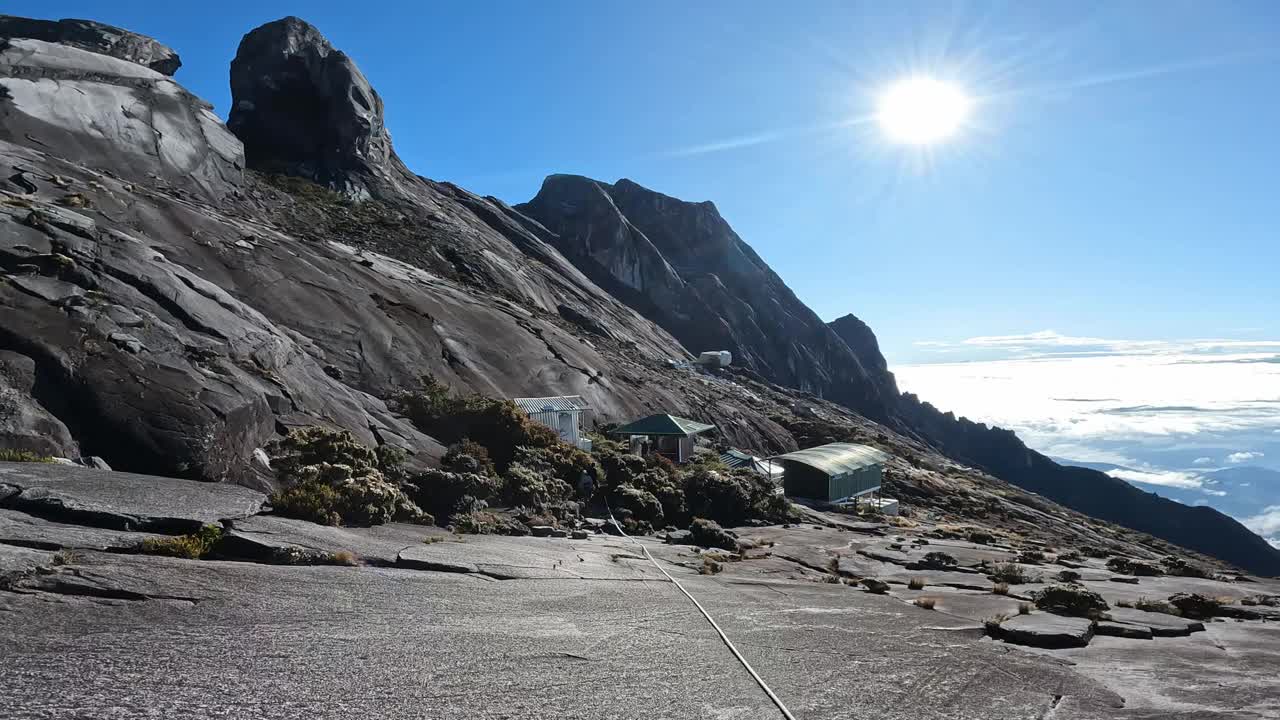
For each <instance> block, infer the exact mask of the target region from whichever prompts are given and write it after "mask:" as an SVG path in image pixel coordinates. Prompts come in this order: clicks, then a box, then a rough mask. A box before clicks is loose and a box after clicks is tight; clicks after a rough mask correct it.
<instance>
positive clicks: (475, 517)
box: [449, 510, 529, 535]
mask: <svg viewBox="0 0 1280 720" xmlns="http://www.w3.org/2000/svg"><path fill="white" fill-rule="evenodd" d="M449 524H450V525H452V526H453V531H454V532H455V533H461V534H466V535H528V534H529V528H528V527H527V526H526V525H525V524H524V523H521V522H517V521H516V520H514V519H512V518H510V517H507V516H505V515H498V514H496V513H492V512H488V511H487V510H472V511H470V512H463V513H457V514H455V515H453V516H452V517H450V518H449Z"/></svg>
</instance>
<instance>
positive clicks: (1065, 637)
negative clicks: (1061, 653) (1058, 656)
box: [1000, 613, 1093, 648]
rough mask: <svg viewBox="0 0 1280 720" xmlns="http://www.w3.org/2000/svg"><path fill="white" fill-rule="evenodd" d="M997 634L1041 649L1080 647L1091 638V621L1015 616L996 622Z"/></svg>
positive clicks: (1073, 618) (1016, 642)
mask: <svg viewBox="0 0 1280 720" xmlns="http://www.w3.org/2000/svg"><path fill="white" fill-rule="evenodd" d="M1000 637H1001V638H1003V639H1004V641H1005V642H1011V643H1015V644H1018V645H1031V646H1033V647H1041V648H1065V647H1082V646H1084V645H1088V644H1089V640H1090V639H1091V638H1092V637H1093V621H1092V620H1089V619H1088V618H1077V617H1064V616H1062V615H1051V614H1049V613H1032V614H1030V615H1018V616H1016V617H1013V618H1010V619H1008V620H1005V621H1004V622H1002V623H1000Z"/></svg>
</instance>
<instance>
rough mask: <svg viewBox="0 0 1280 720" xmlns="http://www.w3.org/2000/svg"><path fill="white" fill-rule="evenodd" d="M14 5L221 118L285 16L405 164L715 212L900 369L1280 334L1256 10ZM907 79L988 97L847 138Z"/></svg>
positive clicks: (1267, 86) (1266, 103) (1263, 16)
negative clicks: (1047, 350) (111, 33)
mask: <svg viewBox="0 0 1280 720" xmlns="http://www.w3.org/2000/svg"><path fill="white" fill-rule="evenodd" d="M899 5H900V6H901V7H891V6H899ZM5 12H9V13H14V14H22V15H30V16H36V17H88V18H93V19H99V20H102V21H106V22H110V23H114V24H117V25H121V26H124V27H127V28H130V29H133V30H136V31H139V32H143V33H146V34H149V35H152V36H154V37H157V38H158V39H160V40H162V41H163V42H166V43H168V44H170V45H171V46H173V47H174V48H175V49H177V50H178V51H179V52H180V54H181V55H182V58H183V61H184V63H185V64H184V66H183V68H182V69H181V70H180V71H179V72H178V76H177V77H178V79H179V80H180V81H181V82H183V83H184V84H185V85H186V86H187V87H189V88H190V89H191V90H193V91H194V92H196V93H197V94H199V95H201V96H203V97H205V98H207V99H209V100H210V101H212V102H213V103H214V104H215V105H216V107H217V111H218V112H219V114H221V115H223V116H224V117H225V114H226V110H227V107H228V105H229V90H228V86H227V72H228V63H229V62H230V59H231V57H232V56H233V55H234V53H235V48H236V44H237V43H238V41H239V39H240V37H241V36H242V35H243V34H244V33H245V32H247V31H248V30H250V29H251V28H252V27H254V26H256V25H258V24H260V23H262V22H265V21H268V20H272V19H275V18H278V17H280V16H283V15H287V14H297V15H299V16H301V17H304V18H306V19H308V20H309V21H311V22H312V23H314V24H315V25H317V26H318V27H319V28H320V29H321V30H322V31H323V32H324V33H325V34H326V35H328V37H329V38H330V39H331V40H332V41H333V42H334V44H335V45H337V46H338V47H339V48H341V49H343V50H345V51H346V52H347V53H348V54H350V55H351V56H352V57H354V58H355V59H356V61H357V62H358V63H359V65H360V67H361V68H362V69H363V70H364V72H365V73H366V74H367V75H368V76H369V78H370V80H371V81H372V82H373V84H374V86H375V87H376V88H377V89H378V91H379V92H380V93H381V94H382V96H383V98H384V100H385V102H386V106H387V119H388V124H389V126H390V128H391V130H392V134H393V137H394V138H395V141H396V147H397V149H398V151H399V153H400V154H401V156H402V157H403V158H404V159H405V161H406V162H407V163H408V164H409V165H410V167H412V168H413V169H414V170H416V171H417V172H420V173H422V174H424V175H427V176H429V177H433V178H437V179H444V180H450V181H453V182H456V183H458V184H460V185H462V186H464V187H467V188H469V189H471V190H474V191H477V192H481V193H484V194H492V195H496V196H498V197H500V198H503V199H504V200H507V201H510V202H519V201H523V200H525V199H528V198H529V197H530V196H532V195H533V194H534V193H535V192H536V191H537V188H538V185H539V183H540V181H541V179H542V177H543V176H544V175H546V174H548V173H552V172H572V173H581V174H586V175H590V176H593V177H597V178H600V179H604V180H609V181H612V180H615V179H617V178H620V177H629V178H632V179H634V180H636V181H638V182H640V183H642V184H644V185H647V186H649V187H652V188H654V189H657V190H660V191H663V192H666V193H668V194H672V195H676V196H679V197H682V198H686V199H690V200H707V199H709V200H713V201H714V202H715V203H716V205H717V206H718V207H719V208H720V211H721V212H722V214H723V215H724V216H725V217H726V218H727V219H728V220H729V221H730V223H732V224H733V226H734V227H735V228H736V229H737V230H738V231H739V233H740V234H741V235H742V236H743V238H744V239H746V240H747V242H749V243H751V244H752V245H753V246H754V247H755V248H756V250H757V251H758V252H759V253H760V254H761V255H762V256H763V257H764V258H765V259H766V260H767V261H768V262H769V263H770V264H771V265H772V266H773V267H774V268H775V269H776V270H777V271H778V272H779V273H780V274H781V275H782V276H783V278H784V279H785V280H786V281H787V282H788V283H789V284H790V285H791V286H792V288H793V289H794V290H795V291H796V292H797V293H798V294H799V295H800V297H801V298H802V299H803V300H805V301H806V302H808V303H809V304H810V305H811V306H812V307H813V308H814V309H815V310H816V311H817V312H818V313H819V314H820V315H821V316H823V317H824V318H826V319H831V318H834V317H836V316H838V315H841V314H844V313H846V312H854V313H855V314H857V315H859V316H860V317H862V318H863V319H865V320H866V321H868V322H869V323H870V324H871V326H872V327H873V328H874V329H875V331H876V332H877V334H878V335H879V337H880V338H881V341H882V344H883V346H884V347H885V350H886V354H887V355H888V356H889V357H890V360H891V361H893V362H895V364H897V363H911V362H920V361H925V360H929V359H931V356H930V355H929V354H928V352H926V350H924V349H922V348H921V346H919V345H917V344H916V343H918V342H920V341H952V342H955V341H959V340H962V339H964V338H968V337H974V336H996V335H1009V334H1019V333H1029V332H1033V331H1038V330H1044V329H1048V328H1052V329H1054V330H1056V331H1058V332H1060V333H1063V334H1066V335H1083V336H1092V337H1108V338H1127V339H1177V338H1183V339H1185V338H1201V337H1212V338H1221V337H1228V338H1243V339H1262V338H1275V337H1280V326H1278V324H1280V320H1277V318H1278V317H1280V313H1278V312H1277V306H1278V305H1280V290H1278V289H1277V287H1276V285H1277V283H1276V278H1277V274H1278V273H1277V266H1278V265H1280V242H1277V228H1278V227H1280V202H1276V188H1277V186H1280V140H1278V139H1277V135H1278V134H1280V93H1277V92H1276V91H1275V88H1276V82H1277V80H1276V79H1277V77H1280V5H1277V4H1275V3H1272V2H1268V1H1266V0H1262V1H1259V2H1226V1H1223V2H1202V1H1199V0H1196V1H1189V2H1172V1H1170V2H1159V3H1156V2H1147V1H1142V2H1107V3H1077V2H1070V3H1067V2H1061V3H1023V2H1005V3H955V2H936V3H932V2H917V3H901V4H899V3H883V2H867V3H853V2H830V3H825V2H809V3H803V4H801V5H796V4H791V3H776V2H747V1H744V0H708V1H706V2H698V3H686V2H675V1H668V2H650V3H621V2H585V1H584V2H556V1H550V2H546V3H531V2H514V1H513V2H488V3H472V2H431V3H418V2H366V3H363V4H360V5H358V6H357V5H353V4H352V3H350V2H348V1H346V0H344V1H342V2H320V1H315V0H311V1H308V2H271V1H269V0H257V1H255V2H242V1H241V0H225V1H223V2H218V3H172V2H125V1H120V0H117V1H115V2H111V3H102V2H97V1H93V2H57V1H52V0H16V1H15V0H10V2H7V3H5ZM912 71H918V72H929V73H934V74H938V75H941V76H943V77H945V78H948V79H950V80H953V81H955V82H958V83H960V84H962V85H963V86H965V87H966V88H967V89H968V91H969V92H970V93H971V94H972V95H974V96H975V97H977V98H978V102H977V105H976V107H975V109H974V112H973V116H972V127H970V128H968V129H966V130H965V131H964V132H962V133H961V134H960V135H959V136H958V137H956V138H955V140H954V141H953V142H950V143H948V144H944V145H941V146H938V147H936V148H934V149H933V150H932V151H931V152H930V154H929V155H928V156H922V155H921V154H919V153H918V152H917V151H909V150H904V149H903V148H901V147H899V146H894V145H891V144H889V143H887V142H886V141H885V139H884V138H883V136H882V135H881V134H880V133H879V132H878V130H877V128H876V127H875V126H874V124H870V125H868V124H865V123H864V124H854V125H851V126H846V127H833V126H837V125H840V124H841V123H842V122H844V121H848V120H849V119H851V118H858V117H865V116H866V115H867V114H868V113H869V112H870V111H871V110H872V108H873V99H874V97H875V96H876V94H877V93H878V92H879V91H880V90H881V89H882V88H883V87H884V86H885V85H886V84H888V83H890V82H891V81H893V80H894V79H896V78H899V77H901V76H903V75H906V74H908V73H910V72H912ZM724 144H727V145H732V146H735V147H730V148H724V149H720V150H716V151H710V150H708V148H707V146H715V145H724ZM698 148H702V149H703V150H707V151H703V152H691V149H692V150H696V149H698Z"/></svg>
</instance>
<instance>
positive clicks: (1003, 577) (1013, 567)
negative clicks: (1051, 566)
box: [987, 562, 1040, 586]
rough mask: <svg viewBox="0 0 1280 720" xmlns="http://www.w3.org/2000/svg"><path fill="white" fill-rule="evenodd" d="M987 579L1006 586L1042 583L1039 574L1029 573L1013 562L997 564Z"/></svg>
mask: <svg viewBox="0 0 1280 720" xmlns="http://www.w3.org/2000/svg"><path fill="white" fill-rule="evenodd" d="M987 577H989V578H991V581H992V582H995V583H1003V584H1005V585H1006V586H1007V585H1023V584H1026V583H1034V582H1040V576H1039V575H1038V574H1036V573H1032V572H1028V571H1027V569H1026V568H1024V567H1022V566H1021V565H1019V564H1017V563H1012V562H1003V563H996V564H995V565H994V566H992V568H991V573H990V574H989V575H988V576H987Z"/></svg>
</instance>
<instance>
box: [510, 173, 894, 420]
mask: <svg viewBox="0 0 1280 720" xmlns="http://www.w3.org/2000/svg"><path fill="white" fill-rule="evenodd" d="M517 209H518V210H520V211H521V212H524V213H526V214H528V215H529V216H530V217H532V218H534V219H535V220H537V221H538V222H540V223H542V224H543V225H544V226H546V228H547V229H548V230H550V231H552V232H553V233H555V234H556V236H557V237H556V241H555V242H556V243H557V247H558V249H559V250H560V252H561V253H563V254H564V255H565V257H567V258H568V259H569V260H570V261H571V262H573V263H574V264H575V265H577V266H578V268H579V269H580V270H582V272H583V273H584V274H586V275H587V276H588V277H589V278H591V279H592V280H593V281H594V282H595V283H596V284H598V285H600V286H601V287H603V288H605V289H607V290H609V291H610V292H611V293H612V294H613V295H614V296H615V297H617V298H618V299H620V300H622V301H623V302H625V303H627V304H628V305H630V306H631V307H633V308H635V309H636V310H637V311H638V312H640V313H641V314H643V315H645V316H646V317H648V318H650V319H651V320H653V321H654V322H656V323H657V324H658V325H660V326H661V327H662V328H663V329H665V330H667V331H668V332H670V333H671V334H672V335H674V336H675V337H676V339H678V340H680V342H681V343H682V344H683V345H684V346H685V348H687V349H688V350H690V351H692V352H694V353H698V352H702V351H705V350H728V351H730V352H732V353H733V356H734V364H735V365H738V366H744V367H746V368H749V369H751V370H754V371H755V372H758V373H760V374H761V375H762V376H764V377H765V378H768V379H769V380H771V381H774V382H777V383H779V384H781V385H786V386H789V387H794V388H799V389H801V390H806V391H809V392H813V393H815V394H817V395H820V396H822V397H827V398H832V399H835V400H837V401H839V402H842V403H844V404H846V405H847V406H849V407H851V408H854V409H857V410H860V411H862V412H864V413H866V414H867V415H869V416H870V417H873V418H877V419H888V418H889V416H890V415H891V409H892V403H893V402H894V399H895V396H896V393H897V389H896V387H893V386H889V387H881V386H880V385H879V384H878V382H877V378H876V377H873V376H872V375H871V374H869V373H868V372H867V371H866V370H865V369H864V368H863V367H862V366H861V364H860V363H859V361H858V358H857V357H856V356H855V355H854V354H853V353H852V352H851V351H850V349H849V348H848V347H846V345H845V343H844V342H843V341H841V339H840V338H839V337H837V336H836V333H835V332H834V331H833V330H832V329H831V328H829V327H827V326H826V324H825V323H823V322H822V320H821V319H819V318H818V316H817V315H816V314H814V312H813V311H812V310H810V309H809V308H808V307H807V306H805V304H804V303H803V302H801V301H800V299H799V298H797V297H796V295H795V293H793V292H792V291H791V289H790V288H788V287H787V285H786V283H784V282H783V281H782V278H780V277H778V275H777V274H776V273H774V272H773V270H772V269H770V268H769V266H768V265H767V264H766V263H765V262H764V261H763V260H762V259H761V258H760V256H759V255H757V254H756V253H755V251H754V250H752V249H751V247H750V246H749V245H747V244H746V243H745V242H743V240H742V238H740V237H739V236H738V234H737V233H736V232H734V230H733V228H732V227H730V226H729V223H728V222H726V221H725V219H724V218H723V217H721V216H720V213H719V212H718V211H717V210H716V207H715V205H713V204H711V203H709V202H687V201H684V200H680V199H678V198H674V197H671V196H668V195H664V194H662V193H659V192H654V191H653V190H650V189H648V188H645V187H642V186H641V185H639V184H637V183H635V182H633V181H631V180H625V179H624V180H619V181H618V182H616V183H614V184H612V185H610V184H608V183H602V182H599V181H596V180H592V179H590V178H584V177H579V176H575V175H552V176H550V177H548V178H547V179H546V181H545V182H544V183H543V185H542V188H541V189H540V190H539V191H538V194H537V196H536V197H534V198H533V199H532V200H530V201H529V202H528V203H525V204H523V205H519V206H517ZM877 354H878V353H877ZM881 362H883V359H882V360H881ZM886 374H887V373H886ZM890 377H892V376H890Z"/></svg>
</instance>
